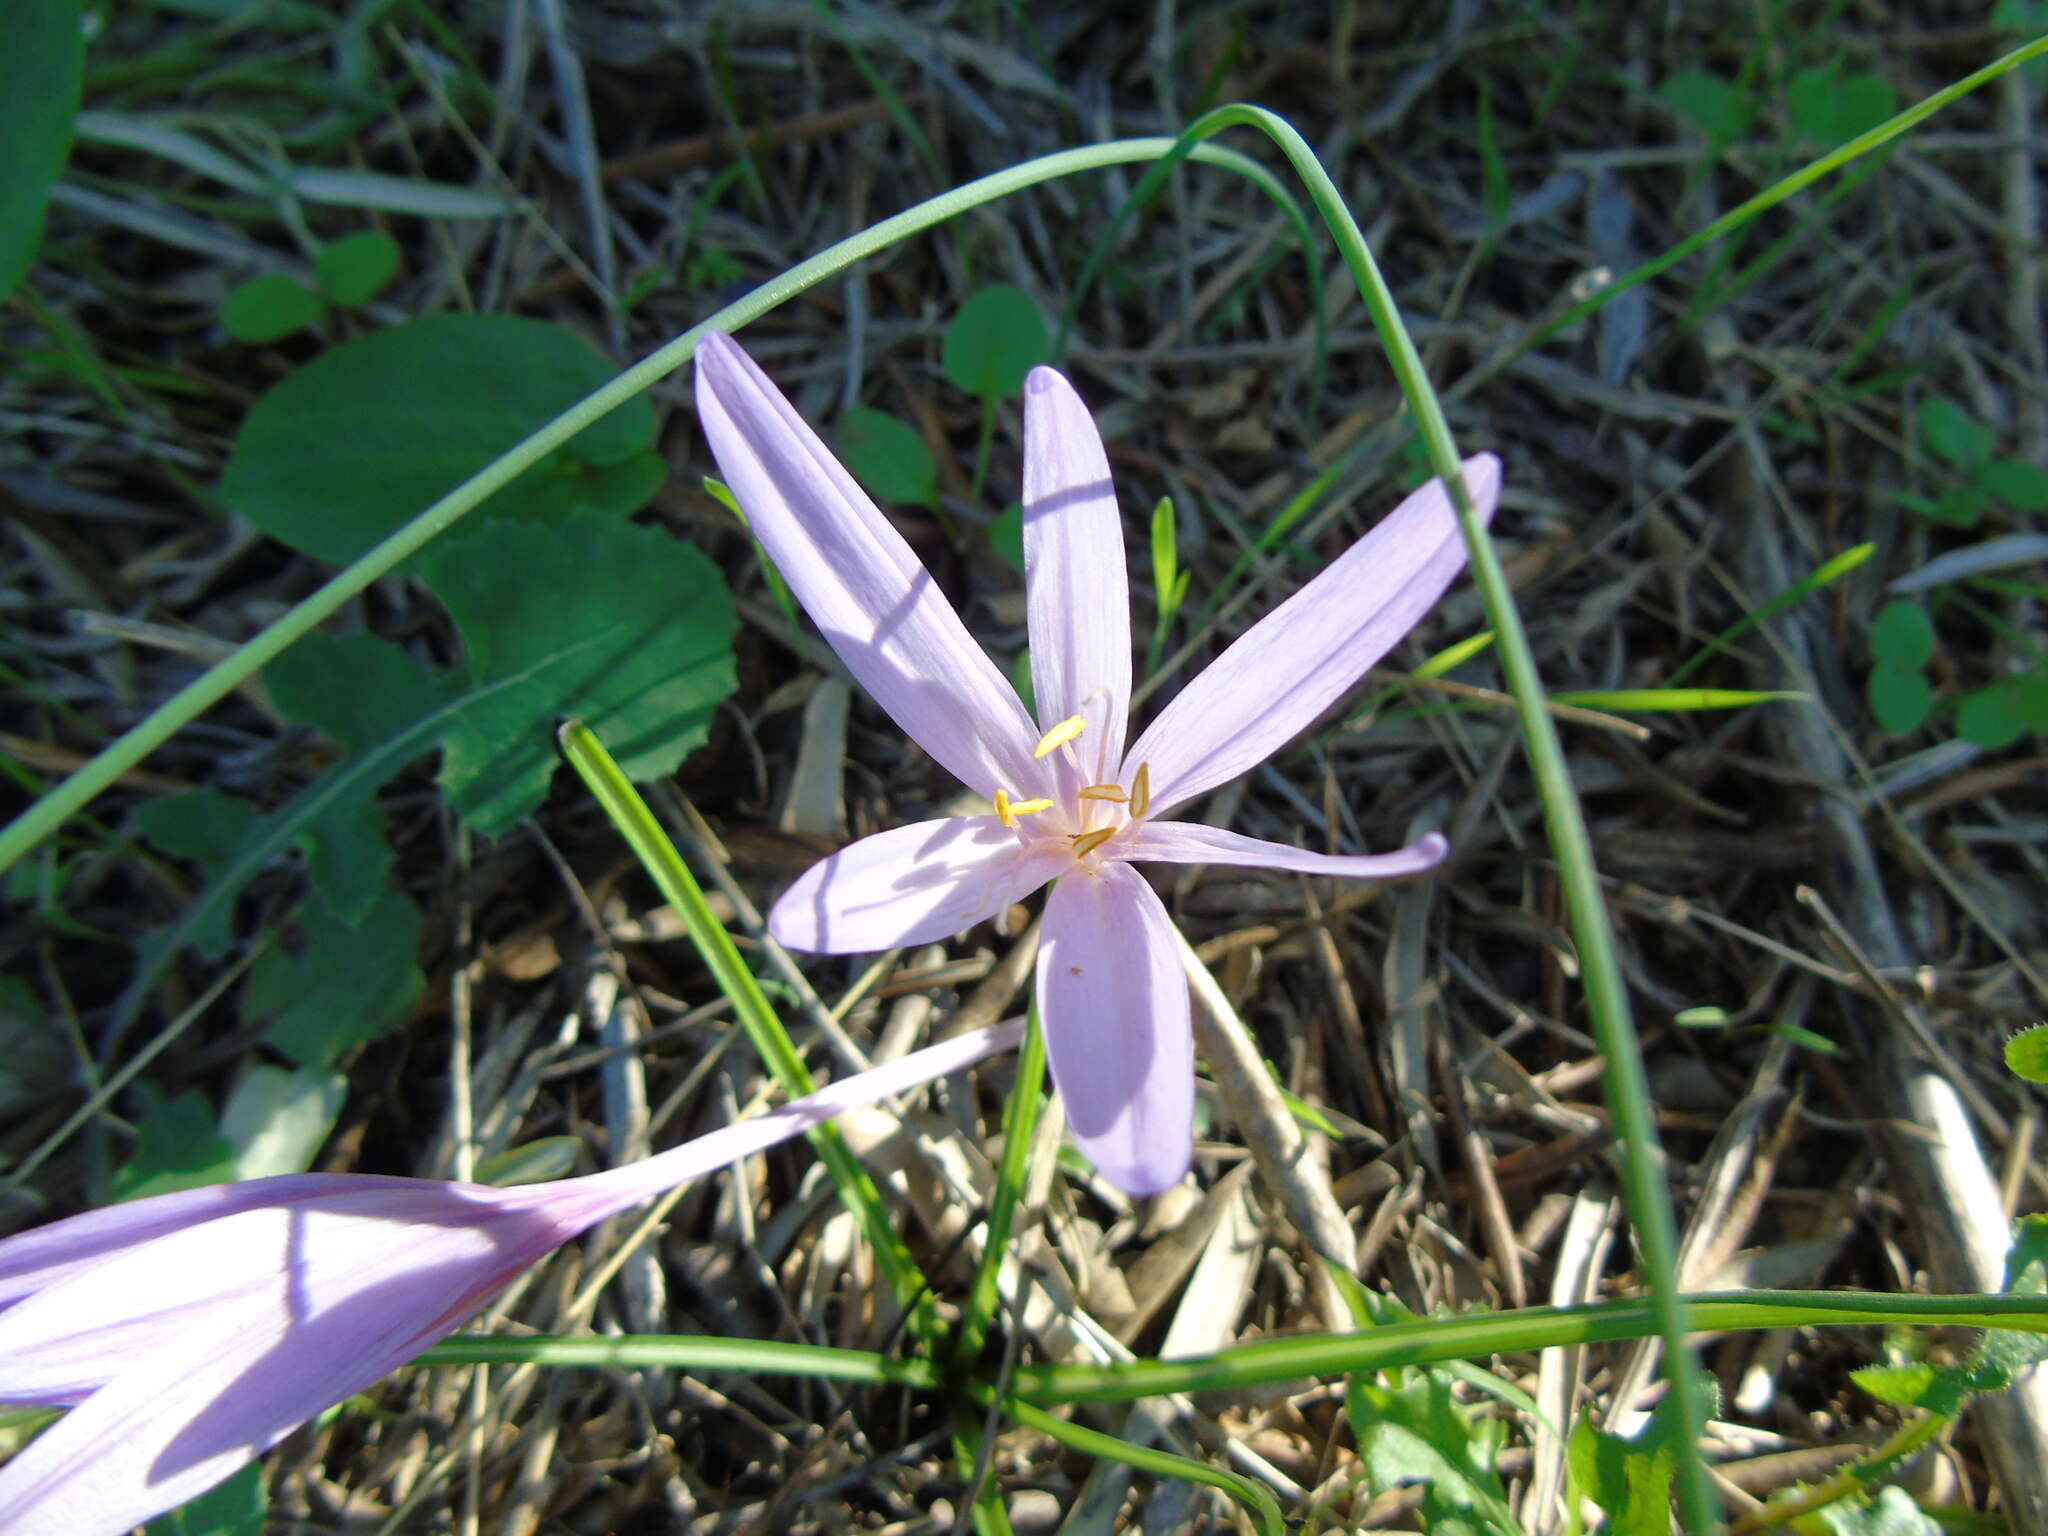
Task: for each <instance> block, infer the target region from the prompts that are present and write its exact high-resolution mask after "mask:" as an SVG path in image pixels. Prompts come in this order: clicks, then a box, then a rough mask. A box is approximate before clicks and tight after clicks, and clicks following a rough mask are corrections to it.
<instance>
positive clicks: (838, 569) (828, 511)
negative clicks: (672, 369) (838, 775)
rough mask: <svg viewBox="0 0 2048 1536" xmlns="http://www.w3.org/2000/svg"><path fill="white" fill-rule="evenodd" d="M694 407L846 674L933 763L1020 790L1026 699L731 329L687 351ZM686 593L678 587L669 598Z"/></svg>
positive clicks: (985, 784) (971, 779) (1027, 758)
mask: <svg viewBox="0 0 2048 1536" xmlns="http://www.w3.org/2000/svg"><path fill="white" fill-rule="evenodd" d="M697 414H698V416H699V418H700V419H701V420H702V422H703V424H704V435H705V437H706V439H707V440H708V441H709V442H710V444H711V452H712V455H713V456H714V457H715V458H716V459H717V460H718V467H719V470H720V472H721V473H722V474H723V475H724V476H725V480H726V483H727V484H728V485H729V486H730V487H731V488H732V493H733V495H734V496H735V497H736V498H738V501H739V504H740V506H741V507H742V508H743V509H745V511H746V514H747V521H748V525H749V526H750V527H751V528H752V529H753V531H754V536H755V537H756V538H758V539H759V540H760V541H761V544H762V547H763V548H765V549H766V550H767V551H768V554H769V556H770V557H771V558H772V559H773V560H774V561H775V565H776V568H777V569H778V570H780V571H781V573H782V577H783V580H785V581H786V582H788V583H789V587H790V590H791V591H792V592H794V593H795V594H796V596H797V600H798V601H799V602H801V603H802V604H803V605H804V609H805V611H806V612H808V613H809V614H810V616H811V618H812V619H813V620H814V621H815V622H816V623H817V626H818V629H819V631H820V632H821V633H822V634H823V635H824V636H825V639H826V640H827V641H828V642H830V644H831V646H832V649H833V650H835V651H837V652H838V653H839V658H840V660H842V661H844V662H845V663H846V667H847V670H848V671H849V672H851V673H852V674H853V675H854V676H855V677H856V678H858V679H859V680H860V683H861V686H862V687H864V688H866V689H867V691H868V692H869V693H871V694H873V695H874V697H875V701H876V702H877V703H878V704H880V705H881V706H882V708H884V709H885V710H887V711H888V712H889V714H890V716H891V717H892V718H893V719H894V720H895V721H896V723H897V724H898V725H899V726H901V727H902V728H903V729H904V731H905V732H906V733H908V734H909V735H910V736H911V737H912V738H914V739H915V740H916V741H917V743H918V744H919V745H920V746H922V747H923V748H924V749H925V751H927V752H929V753H930V754H931V755H932V758H933V760H934V761H936V762H937V763H939V764H940V765H941V766H943V767H944V768H945V769H946V770H947V771H948V772H950V773H952V774H953V775H954V777H956V778H958V779H959V780H960V781H961V782H962V783H964V784H966V785H967V786H968V787H969V788H971V789H975V790H978V791H980V792H981V793H982V794H984V795H991V796H992V795H993V794H994V793H995V791H996V790H998V789H1008V790H1010V791H1011V792H1013V793H1018V792H1022V791H1024V790H1025V788H1026V786H1027V785H1028V784H1031V783H1034V782H1037V781H1038V780H1039V779H1041V778H1042V777H1043V770H1042V769H1039V770H1037V771H1034V770H1033V766H1032V758H1031V748H1032V746H1033V745H1034V744H1035V743H1036V742H1037V740H1038V732H1037V731H1036V730H1035V729H1033V728H1032V725H1031V721H1030V718H1029V717H1028V716H1027V715H1026V714H1025V713H1024V706H1023V704H1022V703H1021V702H1019V700H1018V698H1017V693H1016V690H1015V689H1013V688H1012V687H1011V686H1010V684H1009V682H1008V681H1007V680H1006V679H1005V678H1004V677H1003V675H1002V674H1001V673H1000V672H998V671H997V670H996V667H995V664H994V663H993V662H991V661H990V660H989V659H988V656H987V655H986V654H985V653H984V652H983V651H982V649H981V647H980V646H979V645H977V644H976V643H975V641H974V638H973V636H971V635H969V634H968V633H967V629H966V626H964V625H963V624H962V623H961V622H960V616H959V615H958V614H956V613H955V612H954V611H953V607H952V604H950V603H948V602H947V601H946V599H945V597H944V595H943V594H941V593H940V591H939V589H938V586H937V585H936V584H935V583H934V582H933V581H932V578H931V573H930V572H928V571H927V570H925V568H924V567H923V566H922V565H921V564H919V563H918V559H917V557H916V556H915V555H914V554H912V553H911V552H910V546H909V545H908V544H906V543H904V541H903V536H902V535H901V534H899V533H898V532H897V531H896V530H895V529H894V528H892V527H890V526H889V521H888V519H887V518H885V517H883V516H882V514H881V512H880V511H879V510H877V508H876V506H875V504H874V502H872V501H871V500H869V499H868V495H867V493H866V492H865V491H863V490H862V489H861V488H860V486H859V485H858V484H857V483H855V481H854V479H853V477H852V476H851V475H849V474H848V473H847V472H846V470H845V469H844V468H843V467H842V466H841V465H840V463H839V461H838V460H837V459H835V458H834V457H833V456H832V453H831V451H830V450H829V449H828V448H826V446H825V445H824V444H823V443H822V442H820V441H819V440H818V436H817V434H816V433H814V432H813V431H811V429H810V428H809V427H808V426H806V425H805V424H804V420H803V418H802V417H800V416H799V415H797V413H796V410H795V408H794V407H793V406H791V405H790V403H789V402H788V401H787V400H785V399H784V398H783V397H782V394H781V392H780V391H779V390H777V389H776V387H775V386H774V385H773V384H771V383H770V382H769V381H768V376H767V375H766V374H764V373H762V372H761V370H760V369H759V368H757V367H756V366H755V365H754V362H753V359H751V358H749V357H748V356H747V355H746V353H744V352H742V351H741V350H740V348H739V344H738V343H737V342H735V341H734V340H733V339H732V338H731V337H730V336H725V335H722V334H719V333H716V332H714V333H712V334H711V335H708V336H706V337H705V338H704V340H703V341H702V342H701V343H700V344H699V345H698V348H697ZM684 596H686V594H678V600H679V601H680V600H682V598H683V597H684Z"/></svg>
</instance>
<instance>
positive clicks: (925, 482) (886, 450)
mask: <svg viewBox="0 0 2048 1536" xmlns="http://www.w3.org/2000/svg"><path fill="white" fill-rule="evenodd" d="M839 457H840V458H841V459H842V460H844V461H845V464H846V467H847V468H848V469H850V470H852V471H853V477H854V479H856V480H858V481H859V482H860V483H861V484H862V485H863V486H864V487H866V489H867V493H868V494H869V495H870V496H872V497H874V498H875V500H877V501H893V502H900V503H902V504H904V505H906V506H914V507H932V506H937V505H938V501H939V468H938V465H937V464H935V463H934V462H933V461H932V451H931V449H930V448H928V447H926V446H925V441H924V439H923V438H922V437H920V436H919V435H918V433H917V431H916V429H915V428H913V427H911V426H910V425H908V424H907V423H905V422H901V421H898V420H897V419H896V418H895V417H894V416H891V415H889V414H888V413H887V412H886V411H874V410H869V409H868V408H867V407H866V406H864V405H863V406H856V407H855V408H854V409H853V410H850V411H848V412H847V413H846V419H845V420H844V421H842V422H841V423H840V424H839Z"/></svg>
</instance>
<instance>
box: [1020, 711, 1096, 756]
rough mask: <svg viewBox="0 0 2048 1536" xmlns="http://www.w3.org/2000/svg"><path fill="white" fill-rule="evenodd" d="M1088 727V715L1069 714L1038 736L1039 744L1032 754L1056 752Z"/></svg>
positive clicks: (1043, 754) (1040, 754) (1032, 750)
mask: <svg viewBox="0 0 2048 1536" xmlns="http://www.w3.org/2000/svg"><path fill="white" fill-rule="evenodd" d="M1087 729H1088V717H1087V716H1086V715H1069V716H1067V718H1066V719H1064V720H1062V721H1061V722H1060V723H1059V724H1058V725H1056V726H1054V727H1053V728H1052V729H1051V730H1049V731H1047V732H1046V733H1045V734H1044V735H1043V736H1041V737H1039V738H1038V745H1037V746H1035V747H1033V748H1032V749H1031V755H1032V756H1033V757H1044V756H1045V755H1046V754H1047V753H1048V752H1056V751H1058V750H1059V749H1060V748H1061V747H1064V746H1065V745H1066V744H1067V743H1068V742H1070V741H1072V740H1073V739H1074V738H1075V737H1076V736H1078V735H1080V734H1081V733H1082V732H1083V731H1085V730H1087Z"/></svg>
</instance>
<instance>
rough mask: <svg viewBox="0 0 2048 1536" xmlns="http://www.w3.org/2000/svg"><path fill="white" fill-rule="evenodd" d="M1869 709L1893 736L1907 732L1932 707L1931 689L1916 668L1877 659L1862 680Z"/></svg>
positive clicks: (1912, 728)
mask: <svg viewBox="0 0 2048 1536" xmlns="http://www.w3.org/2000/svg"><path fill="white" fill-rule="evenodd" d="M1864 693H1865V696H1866V697H1867V698H1868V699H1869V700H1870V712H1871V714H1872V715H1874V716H1875V717H1876V718H1877V723H1878V724H1879V725H1880V726H1881V727H1883V728H1884V729H1885V730H1886V731H1888V732H1889V733H1890V734H1892V735H1894V736H1907V735H1911V734H1912V733H1913V732H1914V731H1917V730H1919V729H1920V727H1921V725H1922V724H1924V723H1925V722H1926V719H1927V716H1928V715H1929V714H1930V713H1931V712H1932V711H1933V709H1934V690H1933V689H1932V688H1930V687H1929V686H1928V684H1927V679H1926V678H1925V677H1923V676H1921V674H1920V673H1918V672H1911V671H1908V670H1906V669H1905V668H1904V667H1895V666H1892V665H1890V664H1889V663H1888V662H1882V661H1881V662H1879V663H1878V664H1877V665H1876V666H1874V667H1872V668H1871V669H1870V677H1869V678H1868V680H1867V681H1866V682H1865V683H1864Z"/></svg>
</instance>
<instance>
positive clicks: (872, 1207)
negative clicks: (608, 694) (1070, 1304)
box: [559, 720, 942, 1338]
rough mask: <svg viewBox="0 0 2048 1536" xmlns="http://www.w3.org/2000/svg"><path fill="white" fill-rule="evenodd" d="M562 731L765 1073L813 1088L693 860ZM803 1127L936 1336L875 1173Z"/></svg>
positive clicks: (893, 1281)
mask: <svg viewBox="0 0 2048 1536" xmlns="http://www.w3.org/2000/svg"><path fill="white" fill-rule="evenodd" d="M559 739H560V741H561V744H562V753H563V755H564V756H565V757H567V758H568V760H569V766H570V767H572V768H574V769H575V770H576V773H577V776H578V777H580V778H581V779H582V780H583V782H584V784H585V786H586V787H587V788H588V789H589V790H590V793H591V795H592V797H593V798H595V799H596V801H597V803H598V804H599V805H600V806H602V807H603V808H604V813H605V815H606V816H607V817H608V818H610V820H611V823H612V825H613V826H614V827H616V828H618V830H619V835H620V836H621V837H623V838H624V839H625V840H626V844H627V846H628V847H630V848H631V849H632V850H633V852H634V854H635V855H636V856H637V857H638V858H639V860H640V863H641V865H642V866H643V867H644V868H645V869H646V870H647V873H648V874H650V875H652V876H653V877H654V883H655V885H656V886H657V887H659V888H660V890H661V894H662V895H663V896H665V897H666V898H668V902H669V905H671V906H672V907H674V908H675V910H676V913H677V915H678V916H680V917H681V918H682V920H683V926H684V928H685V929H687V930H688V931H689V935H690V941H691V942H692V943H693V944H695V945H696V946H697V953H698V954H700V955H702V956H703V957H704V963H705V965H706V966H707V967H708V968H709V969H710V971H711V977H712V980H714V981H715V982H717V984H718V990H719V991H720V992H722V993H724V994H725V996H726V999H727V1000H728V1001H729V1002H731V1004H732V1007H733V1014H734V1016H735V1017H736V1018H738V1020H739V1022H740V1027H741V1028H742V1029H744V1030H745V1031H746V1033H747V1039H748V1040H749V1041H751V1042H752V1044H753V1047H754V1049H755V1051H756V1052H757V1053H758V1054H759V1055H760V1057H761V1061H762V1063H763V1065H765V1066H766V1067H767V1068H768V1072H769V1075H770V1076H772V1077H773V1078H774V1079H775V1080H776V1081H777V1082H778V1083H780V1084H781V1085H782V1089H783V1091H784V1092H785V1093H787V1094H789V1095H790V1096H791V1097H792V1098H795V1097H799V1096H801V1095H803V1094H806V1093H810V1092H813V1091H814V1090H815V1089H816V1088H817V1083H816V1081H815V1080H814V1079H813V1078H812V1077H811V1073H810V1069H809V1068H808V1067H806V1066H805V1065H804V1062H803V1057H802V1056H800V1055H799V1054H798V1053H797V1049H796V1046H795V1045H794V1044H793V1043H792V1042H791V1040H790V1038H789V1032H788V1031H787V1030H785V1029H784V1028H783V1027H782V1020H781V1019H780V1018H779V1017H778V1016H777V1015H776V1012H775V1009H774V1008H773V1007H772V1006H771V1005H770V1004H769V1002H768V998H767V995H766V994H765V993H763V992H762V990H761V984H760V982H758V981H756V980H755V979H754V973H753V972H752V971H751V970H749V969H748V968H747V963H746V961H745V960H744V959H742V958H741V956H740V952H739V949H738V947H737V946H735V945H734V943H733V941H732V935H730V934H728V933H727V932H726V931H725V925H724V924H723V923H721V922H719V920H718V918H717V916H716V915H715V914H714V913H713V912H712V910H711V904H710V903H709V902H708V901H706V900H705V899H704V888H703V887H702V886H700V885H699V884H698V883H697V877H696V876H695V875H694V874H692V873H691V872H690V866H689V865H688V864H687V863H685V862H684V861H683V856H682V855H681V854H680V853H678V852H677V851H676V847H675V844H673V843H672V842H670V841H669V839H668V835H667V834H666V833H665V832H663V831H662V829H661V823H660V822H659V821H657V820H655V817H654V812H652V811H651V810H649V809H648V808H647V802H646V801H645V800H643V799H641V798H640V792H639V791H638V790H637V789H635V788H634V787H633V784H632V781H631V780H629V779H628V778H627V777H626V775H625V774H624V773H623V772H621V771H620V769H619V765H618V764H617V763H615V762H613V761H612V758H611V754H610V753H608V752H606V751H605V749H604V747H603V745H602V744H601V743H600V742H599V741H598V739H597V737H596V736H594V735H593V734H591V732H590V729H589V728H588V727H587V726H584V725H582V724H580V723H578V722H576V721H573V720H572V721H569V722H568V723H567V724H565V725H563V726H562V728H561V731H560V732H559ZM805 1134H806V1135H807V1136H808V1137H809V1139H810V1143H811V1146H812V1148H813V1149H814V1150H815V1151H816V1152H817V1154H818V1160H819V1161H820V1162H822V1163H823V1164H824V1165H825V1168H826V1171H827V1172H828V1173H830V1174H831V1176H832V1182H833V1184H834V1185H835V1186H836V1187H837V1188H838V1190H839V1198H840V1200H841V1201H842V1202H843V1203H844V1204H845V1206H846V1208H847V1209H848V1210H849V1211H851V1212H853V1214H854V1216H855V1217H856V1218H857V1219H858V1220H859V1222H860V1224H861V1226H862V1228H863V1230H864V1231H865V1232H866V1233H867V1237H868V1241H869V1242H871V1243H872V1244H874V1247H875V1252H876V1254H877V1255H878V1256H879V1257H880V1260H881V1264H882V1268H883V1270H884V1271H885V1272H886V1273H887V1275H888V1277H889V1285H890V1288H891V1290H892V1291H893V1292H894V1293H895V1296H896V1300H897V1302H898V1304H899V1305H901V1306H902V1307H903V1308H904V1309H905V1310H906V1311H908V1312H909V1313H910V1316H911V1327H912V1330H913V1331H914V1332H916V1333H917V1334H918V1336H919V1337H922V1338H934V1337H936V1336H937V1335H938V1334H939V1332H940V1331H941V1327H942V1325H941V1324H940V1323H939V1321H938V1317H937V1313H936V1312H935V1310H934V1309H933V1306H932V1300H931V1293H930V1291H929V1289H928V1288H927V1286H926V1285H925V1280H924V1276H923V1275H922V1274H921V1273H919V1271H918V1268H917V1261H916V1260H915V1259H913V1258H912V1257H911V1254H910V1250H909V1249H908V1248H906V1247H905V1246H904V1244H903V1239H902V1237H901V1236H900V1235H899V1234H898V1233H897V1231H896V1224H895V1223H894V1222H893V1221H892V1220H891V1219H890V1217H889V1212H888V1208H887V1207H886V1206H884V1205H883V1204H882V1196H881V1193H880V1191H878V1190H877V1189H876V1188H875V1184H874V1180H872V1179H870V1178H869V1177H868V1172H867V1169H865V1168H864V1167H862V1166H861V1163H860V1160H859V1159H858V1158H856V1157H855V1156H854V1155H853V1153H852V1151H851V1150H850V1149H849V1148H848V1147H847V1145H846V1141H845V1138H844V1137H842V1136H841V1135H840V1134H839V1128H838V1127H837V1126H836V1125H832V1124H829V1123H828V1124H825V1125H820V1126H816V1127H814V1128H812V1129H811V1130H810V1131H808V1132H806V1133H805Z"/></svg>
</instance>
